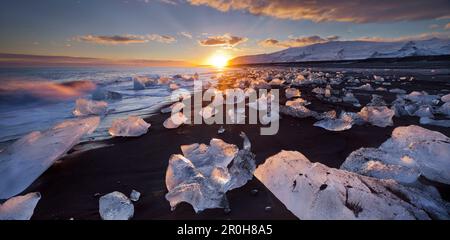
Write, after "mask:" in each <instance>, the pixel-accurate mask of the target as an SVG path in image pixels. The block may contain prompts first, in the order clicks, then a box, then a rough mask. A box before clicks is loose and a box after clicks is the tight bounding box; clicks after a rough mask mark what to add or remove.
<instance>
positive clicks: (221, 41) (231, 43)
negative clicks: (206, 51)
mask: <svg viewBox="0 0 450 240" xmlns="http://www.w3.org/2000/svg"><path fill="white" fill-rule="evenodd" d="M247 40H248V39H247V38H244V37H237V36H231V35H230V34H224V35H222V36H212V37H208V38H206V39H203V40H200V41H199V44H200V45H202V46H222V47H235V46H237V45H238V44H241V43H243V42H246V41H247Z"/></svg>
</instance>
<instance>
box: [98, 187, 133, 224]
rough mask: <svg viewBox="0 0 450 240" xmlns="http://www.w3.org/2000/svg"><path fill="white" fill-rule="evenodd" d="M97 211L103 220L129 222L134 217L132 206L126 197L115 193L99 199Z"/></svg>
mask: <svg viewBox="0 0 450 240" xmlns="http://www.w3.org/2000/svg"><path fill="white" fill-rule="evenodd" d="M98 211H99V213H100V217H101V218H102V219H103V220H129V219H130V218H132V217H133V215H134V206H133V203H132V202H131V201H130V199H128V197H127V196H125V195H124V194H123V193H121V192H117V191H116V192H112V193H108V194H106V195H104V196H102V197H100V199H99V210H98Z"/></svg>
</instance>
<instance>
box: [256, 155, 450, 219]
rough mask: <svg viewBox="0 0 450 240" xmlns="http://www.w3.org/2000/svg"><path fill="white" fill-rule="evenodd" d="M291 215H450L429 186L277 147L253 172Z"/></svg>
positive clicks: (372, 217) (405, 217)
mask: <svg viewBox="0 0 450 240" xmlns="http://www.w3.org/2000/svg"><path fill="white" fill-rule="evenodd" d="M254 175H255V177H256V178H258V179H259V180H260V181H261V182H262V183H263V184H264V185H265V186H266V187H267V188H268V189H269V190H270V191H271V192H272V193H273V194H274V195H275V196H276V197H277V198H278V199H279V200H280V201H281V202H282V203H283V204H284V205H285V206H286V207H287V209H289V210H290V211H291V212H292V213H293V214H294V215H296V216H297V217H298V218H300V219H303V220H307V219H430V218H435V219H449V218H450V216H449V212H448V209H449V205H448V203H446V202H444V201H443V200H442V199H441V198H440V197H439V196H437V195H436V194H433V193H431V192H430V191H428V190H426V189H425V190H422V189H417V188H409V187H405V186H403V185H401V184H398V183H397V182H395V181H392V180H379V179H375V178H370V177H366V176H362V175H359V174H356V173H352V172H348V171H343V170H339V169H334V168H329V167H327V166H325V165H323V164H321V163H311V162H310V161H309V160H308V159H307V158H306V157H305V156H304V155H303V154H301V153H299V152H293V151H281V152H280V153H278V154H276V155H274V156H272V157H269V158H268V159H266V161H265V163H264V164H262V165H259V166H258V168H257V169H256V171H255V173H254Z"/></svg>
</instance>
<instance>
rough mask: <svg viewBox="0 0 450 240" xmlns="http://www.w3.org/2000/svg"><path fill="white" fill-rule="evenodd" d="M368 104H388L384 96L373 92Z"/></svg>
mask: <svg viewBox="0 0 450 240" xmlns="http://www.w3.org/2000/svg"><path fill="white" fill-rule="evenodd" d="M367 106H386V102H385V101H384V100H383V96H380V95H377V94H372V99H371V100H370V103H368V104H367Z"/></svg>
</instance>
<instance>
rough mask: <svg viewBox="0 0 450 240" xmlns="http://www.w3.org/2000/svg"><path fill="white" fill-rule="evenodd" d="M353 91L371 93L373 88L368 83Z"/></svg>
mask: <svg viewBox="0 0 450 240" xmlns="http://www.w3.org/2000/svg"><path fill="white" fill-rule="evenodd" d="M355 89H358V90H364V91H373V88H372V86H371V85H370V83H366V84H363V85H361V86H359V87H356V88H355Z"/></svg>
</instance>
